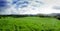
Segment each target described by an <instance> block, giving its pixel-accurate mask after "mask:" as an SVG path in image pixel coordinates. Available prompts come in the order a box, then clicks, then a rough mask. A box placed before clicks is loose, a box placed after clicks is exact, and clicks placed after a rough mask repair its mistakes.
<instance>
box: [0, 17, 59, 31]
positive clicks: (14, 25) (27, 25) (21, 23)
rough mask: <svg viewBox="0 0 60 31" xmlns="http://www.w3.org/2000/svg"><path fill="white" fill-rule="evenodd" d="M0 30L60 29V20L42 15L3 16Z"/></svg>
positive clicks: (54, 30)
mask: <svg viewBox="0 0 60 31" xmlns="http://www.w3.org/2000/svg"><path fill="white" fill-rule="evenodd" d="M0 31H60V20H57V19H56V18H41V17H22V18H13V17H5V18H3V17H2V18H0Z"/></svg>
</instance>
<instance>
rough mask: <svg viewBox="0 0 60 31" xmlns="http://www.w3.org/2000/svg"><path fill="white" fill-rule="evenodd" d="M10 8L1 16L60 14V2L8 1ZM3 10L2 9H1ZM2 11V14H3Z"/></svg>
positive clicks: (44, 0)
mask: <svg viewBox="0 0 60 31" xmlns="http://www.w3.org/2000/svg"><path fill="white" fill-rule="evenodd" d="M7 1H8V2H9V3H8V6H9V7H3V9H4V10H1V9H0V14H38V13H43V14H50V13H60V0H20V1H17V0H7ZM0 8H1V7H0ZM1 11H2V12H1Z"/></svg>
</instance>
